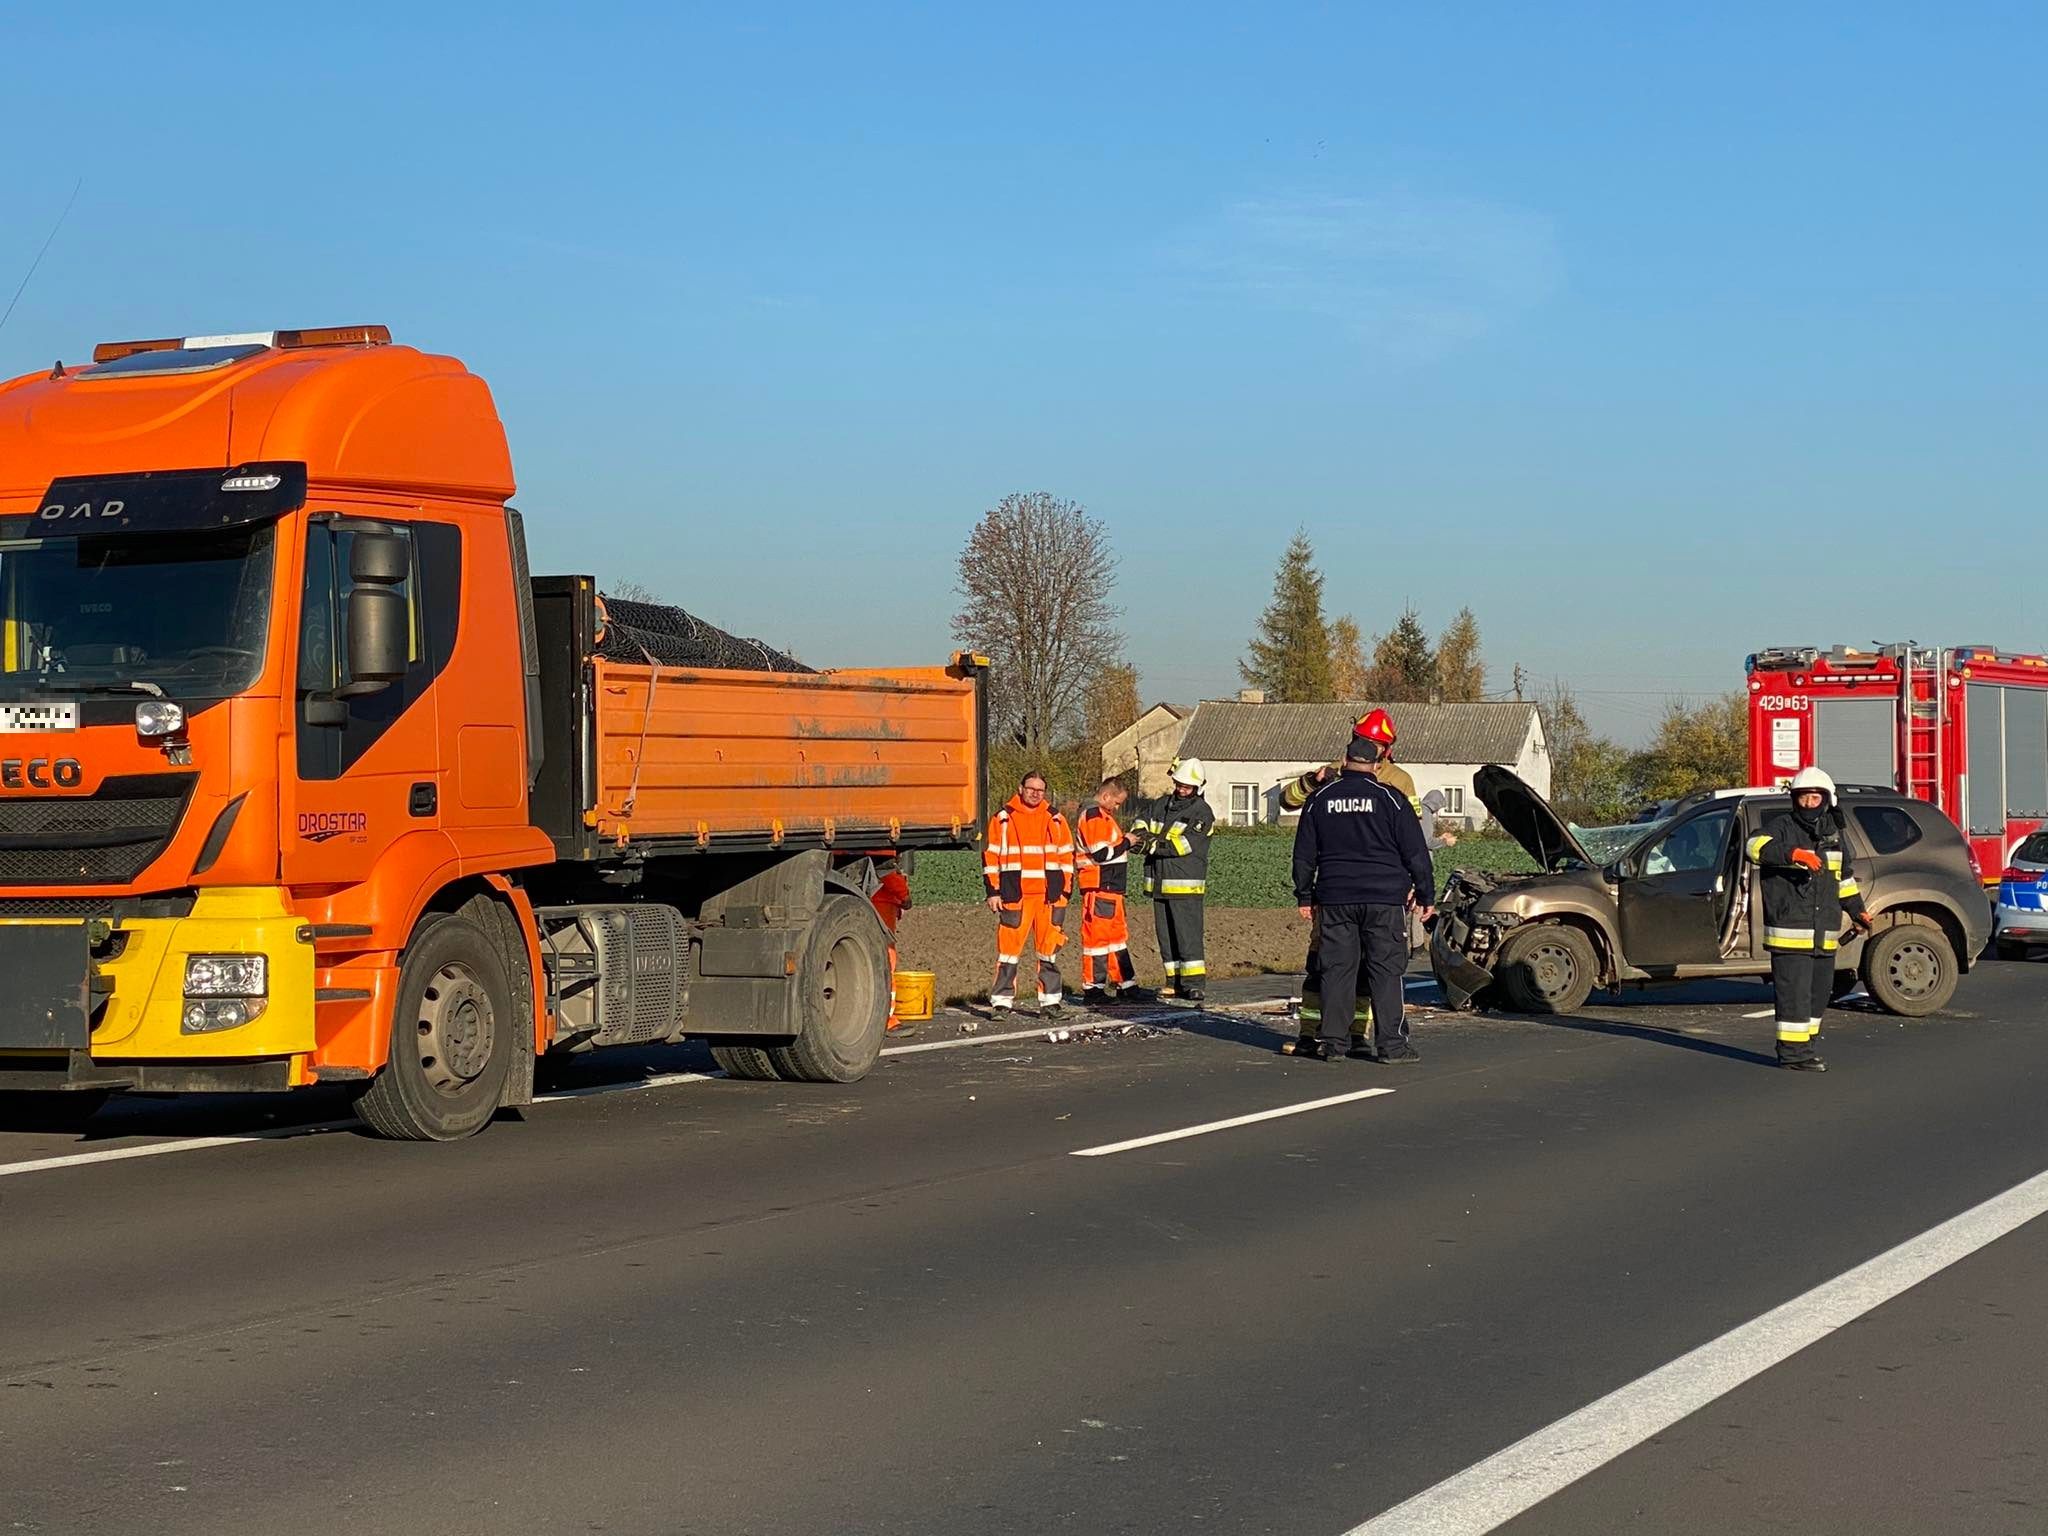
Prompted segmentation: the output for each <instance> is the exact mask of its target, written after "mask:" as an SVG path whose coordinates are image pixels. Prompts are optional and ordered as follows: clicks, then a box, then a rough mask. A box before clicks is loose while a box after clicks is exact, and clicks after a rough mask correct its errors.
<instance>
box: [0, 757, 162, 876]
mask: <svg viewBox="0 0 2048 1536" xmlns="http://www.w3.org/2000/svg"><path fill="white" fill-rule="evenodd" d="M198 779H199V776H198V775H197V774H195V773H133V774H125V775H121V776H119V777H116V778H111V779H108V780H107V781H106V782H105V783H103V784H102V785H101V786H100V787H99V789H98V790H97V791H96V792H95V793H93V794H90V795H48V796H42V797H38V798H34V799H28V798H16V797H13V796H9V797H8V798H6V799H0V885H119V884H123V883H125V882H127V881H130V880H133V879H134V878H135V877H136V876H137V875H139V874H141V873H142V871H143V870H145V869H147V868H148V867H149V864H150V861H151V860H153V859H155V858H156V856H157V855H158V854H160V853H162V852H163V851H164V848H165V846H166V845H167V844H168V843H169V842H170V840H171V837H172V835H173V834H174V833H175V832H176V831H177V830H178V823H179V822H180V821H182V820H183V819H184V815H185V805H186V802H187V801H189V800H190V799H191V798H192V787H193V785H194V784H196V783H197V782H198Z"/></svg>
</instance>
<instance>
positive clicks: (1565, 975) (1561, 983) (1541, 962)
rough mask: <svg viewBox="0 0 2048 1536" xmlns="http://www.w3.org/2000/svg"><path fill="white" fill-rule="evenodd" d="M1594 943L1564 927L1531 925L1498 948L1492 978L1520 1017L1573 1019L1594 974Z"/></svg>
mask: <svg viewBox="0 0 2048 1536" xmlns="http://www.w3.org/2000/svg"><path fill="white" fill-rule="evenodd" d="M1599 965H1600V959H1599V956H1597V955H1595V954H1594V953H1593V942H1592V940H1590V939H1588V938H1587V937H1586V936H1585V935H1584V934H1583V933H1581V932H1579V930H1578V929H1576V928H1573V927H1571V926H1569V925H1568V924H1565V923H1531V924H1530V925H1529V926H1528V927H1526V928H1524V929H1522V930H1521V931H1520V932H1518V933H1516V934H1515V935H1514V936H1513V937H1511V938H1510V939H1509V940H1508V941H1507V943H1506V944H1504V945H1502V946H1501V952H1500V961H1499V963H1498V964H1497V965H1495V966H1494V968H1493V974H1494V976H1495V977H1496V978H1498V980H1499V982H1500V989H1501V991H1502V992H1503V993H1504V994H1505V995H1506V997H1507V1002H1508V1006H1509V1007H1511V1008H1513V1009H1515V1010H1517V1011H1518V1012H1521V1013H1577V1012H1578V1011H1579V1010H1580V1009H1581V1008H1583V1007H1585V1006H1586V999H1587V998H1589V997H1591V996H1592V995H1593V982H1594V979H1595V976H1596V973H1597V972H1598V970H1599Z"/></svg>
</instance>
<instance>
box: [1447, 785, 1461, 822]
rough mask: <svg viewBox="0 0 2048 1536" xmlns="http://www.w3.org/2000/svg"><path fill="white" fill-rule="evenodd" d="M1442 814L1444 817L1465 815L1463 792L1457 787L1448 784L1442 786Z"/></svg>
mask: <svg viewBox="0 0 2048 1536" xmlns="http://www.w3.org/2000/svg"><path fill="white" fill-rule="evenodd" d="M1443 813H1444V815H1446V816H1462V815H1464V814H1465V791H1464V789H1463V788H1461V787H1460V786H1459V785H1456V784H1448V785H1445V786H1444V810H1443Z"/></svg>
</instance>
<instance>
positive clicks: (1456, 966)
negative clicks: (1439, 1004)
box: [1429, 934, 1493, 1013]
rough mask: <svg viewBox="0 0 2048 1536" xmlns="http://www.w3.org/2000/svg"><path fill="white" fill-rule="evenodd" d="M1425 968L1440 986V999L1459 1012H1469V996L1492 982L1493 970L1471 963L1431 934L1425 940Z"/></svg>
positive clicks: (1483, 989) (1473, 995)
mask: <svg viewBox="0 0 2048 1536" xmlns="http://www.w3.org/2000/svg"><path fill="white" fill-rule="evenodd" d="M1429 968H1430V969H1431V970H1432V971H1434V972H1435V973H1436V979H1437V985H1439V986H1440V987H1442V988H1443V989H1444V1002H1445V1003H1446V1004H1448V1005H1449V1006H1450V1007H1452V1008H1455V1009H1457V1010H1458V1011H1459V1012H1460V1013H1466V1012H1470V1011H1471V1008H1472V999H1474V998H1475V997H1477V996H1478V995H1479V994H1480V993H1482V992H1484V991H1485V990H1486V989H1487V988H1488V987H1490V986H1492V985H1493V972H1491V971H1489V970H1487V969H1486V967H1484V966H1482V965H1475V964H1473V963H1472V962H1471V961H1470V960H1468V959H1466V958H1465V957H1464V956H1463V955H1461V954H1459V953H1458V952H1457V951H1456V950H1454V949H1452V948H1451V947H1450V946H1449V945H1447V944H1446V943H1444V941H1443V940H1442V939H1441V938H1438V937H1437V936H1436V935H1434V934H1432V935H1431V936H1430V940H1429Z"/></svg>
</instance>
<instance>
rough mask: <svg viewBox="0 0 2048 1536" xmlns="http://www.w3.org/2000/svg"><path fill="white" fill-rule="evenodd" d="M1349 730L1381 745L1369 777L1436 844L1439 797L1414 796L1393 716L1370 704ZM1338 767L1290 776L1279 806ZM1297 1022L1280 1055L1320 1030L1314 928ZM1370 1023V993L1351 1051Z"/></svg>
mask: <svg viewBox="0 0 2048 1536" xmlns="http://www.w3.org/2000/svg"><path fill="white" fill-rule="evenodd" d="M1351 733H1352V735H1354V736H1363V737H1366V738H1367V739H1369V740H1371V741H1374V742H1377V743H1378V744H1379V749H1380V755H1379V757H1378V759H1377V760H1376V761H1375V762H1374V763H1373V765H1372V776H1373V777H1374V778H1376V779H1378V780H1379V781H1380V782H1381V783H1382V784H1385V785H1387V786H1388V787H1389V788H1392V789H1395V790H1398V791H1399V792H1400V793H1401V794H1402V795H1404V796H1406V797H1407V800H1408V803H1409V804H1410V805H1412V806H1414V807H1415V814H1416V815H1417V816H1423V817H1425V820H1424V821H1423V830H1422V840H1423V842H1425V843H1426V844H1428V845H1429V847H1430V848H1431V849H1435V848H1436V847H1438V846H1439V839H1437V838H1436V837H1434V836H1432V835H1431V833H1430V830H1429V818H1433V817H1434V816H1435V814H1436V812H1437V811H1438V810H1439V809H1441V808H1442V805H1443V796H1442V795H1440V794H1438V793H1437V792H1436V791H1435V790H1431V791H1430V794H1429V798H1428V799H1418V798H1416V794H1415V780H1414V779H1412V778H1410V777H1409V775H1408V770H1407V769H1405V768H1403V767H1401V766H1400V765H1399V764H1398V763H1396V762H1395V761H1394V742H1395V740H1396V739H1397V735H1398V733H1397V732H1396V731H1395V729H1394V717H1393V716H1392V715H1390V714H1388V713H1387V712H1386V711H1385V710H1384V709H1379V708H1374V709H1370V710H1367V711H1366V712H1365V713H1364V714H1363V715H1360V716H1359V717H1358V720H1357V721H1356V722H1355V723H1354V724H1353V725H1352V727H1351ZM1342 771H1343V760H1342V759H1341V758H1340V759H1339V760H1338V761H1337V762H1334V763H1330V764H1328V765H1326V766H1324V767H1321V768H1311V769H1309V770H1308V772H1306V773H1304V774H1302V775H1301V776H1300V777H1299V778H1297V779H1294V780H1293V781H1291V782H1290V783H1288V784H1287V785H1285V786H1284V787H1283V788H1282V789H1281V791H1280V808H1281V810H1283V811H1296V812H1298V811H1300V809H1301V808H1302V807H1303V806H1304V805H1306V804H1308V797H1309V796H1310V795H1312V794H1314V793H1315V792H1316V791H1317V789H1319V788H1321V787H1322V786H1323V785H1325V784H1327V783H1329V782H1330V780H1332V779H1334V778H1335V777H1336V776H1337V775H1338V774H1339V773H1340V772H1342ZM1408 937H1409V947H1410V948H1411V949H1412V948H1415V947H1416V946H1418V945H1419V944H1421V943H1422V942H1424V941H1423V940H1422V939H1421V938H1420V937H1418V935H1417V934H1416V933H1415V932H1414V931H1411V932H1410V933H1409V936H1408ZM1297 1023H1298V1024H1299V1026H1300V1036H1299V1039H1298V1040H1290V1041H1289V1042H1288V1043H1287V1044H1285V1045H1283V1046H1281V1047H1280V1054H1281V1055H1283V1056H1292V1055H1294V1054H1295V1052H1297V1051H1299V1050H1301V1049H1302V1048H1303V1047H1305V1046H1307V1045H1308V1044H1309V1043H1310V1042H1311V1041H1313V1040H1314V1039H1315V1038H1316V1036H1317V1034H1318V1033H1320V1032H1321V1030H1322V1025H1323V956H1322V951H1321V949H1320V948H1319V947H1318V946H1317V944H1316V940H1315V935H1314V933H1313V932H1311V933H1310V935H1309V941H1308V959H1307V961H1306V962H1305V963H1304V965H1303V967H1302V978H1301V1012H1300V1015H1299V1017H1298V1019H1297ZM1371 1028H1372V1001H1371V999H1370V998H1368V997H1363V996H1361V997H1360V998H1359V1000H1358V1013H1357V1016H1356V1017H1355V1018H1353V1019H1352V1021H1351V1048H1352V1050H1353V1051H1356V1052H1362V1051H1364V1049H1365V1037H1366V1032H1367V1031H1368V1030H1370V1029H1371Z"/></svg>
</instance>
